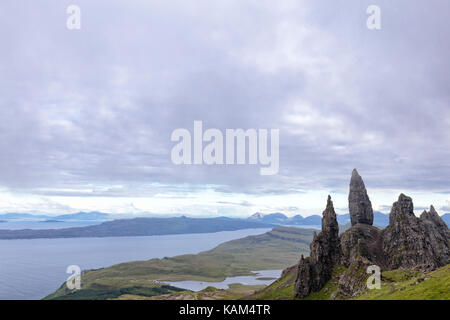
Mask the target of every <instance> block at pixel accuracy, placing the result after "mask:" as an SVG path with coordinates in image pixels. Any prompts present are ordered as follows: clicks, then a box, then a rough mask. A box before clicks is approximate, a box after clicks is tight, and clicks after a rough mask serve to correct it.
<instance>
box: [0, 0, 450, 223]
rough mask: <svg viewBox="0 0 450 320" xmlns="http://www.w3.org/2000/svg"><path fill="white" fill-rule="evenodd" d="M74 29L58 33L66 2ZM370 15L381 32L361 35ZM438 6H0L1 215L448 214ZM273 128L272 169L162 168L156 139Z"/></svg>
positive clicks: (166, 145)
mask: <svg viewBox="0 0 450 320" xmlns="http://www.w3.org/2000/svg"><path fill="white" fill-rule="evenodd" d="M73 4H74V5H77V6H78V7H79V8H80V13H81V15H80V18H81V20H80V21H81V25H80V27H81V28H80V29H79V30H78V29H76V30H70V29H68V28H67V19H68V18H69V16H70V14H68V13H67V12H66V10H67V8H68V6H70V5H73ZM369 5H377V6H379V8H380V10H381V11H380V12H381V29H380V30H369V29H368V28H367V26H366V21H367V19H368V17H369V15H368V14H367V13H366V9H367V7H368V6H369ZM449 9H450V3H447V2H445V1H436V0H427V1H425V0H416V1H410V0H397V1H395V2H393V1H385V0H383V1H382V0H371V1H365V0H345V1H344V0H340V1H339V0H335V1H324V0H318V1H310V0H296V1H292V0H285V1H266V0H226V1H225V0H218V1H209V0H198V1H179V0H164V1H144V0H96V1H91V0H70V1H66V0H38V1H25V0H2V1H1V3H0V43H1V48H2V50H0V74H1V76H0V150H1V153H0V212H29V213H47V214H59V213H70V212H77V211H94V210H95V211H103V212H109V213H113V214H118V215H119V214H129V215H141V216H142V215H150V214H160V215H177V214H187V215H192V216H219V215H227V216H236V217H240V216H248V215H250V214H252V213H254V212H257V211H259V212H264V213H269V212H283V213H285V214H287V215H289V216H292V215H294V214H302V215H304V216H307V215H311V214H320V213H321V212H322V211H323V210H324V208H325V205H326V197H327V195H328V194H331V196H332V198H333V200H334V204H335V208H336V211H337V212H338V213H345V212H347V211H348V209H347V207H348V199H347V197H348V186H349V180H350V176H351V171H352V169H353V168H357V169H358V171H359V173H360V174H361V176H362V177H363V179H364V181H365V184H366V187H367V189H368V192H369V196H370V198H371V200H372V204H373V206H374V209H375V210H380V211H383V212H389V211H390V208H391V206H392V203H393V202H394V201H396V199H397V198H398V195H399V194H400V193H401V192H403V193H405V194H407V195H409V196H411V197H413V200H414V204H415V209H416V212H417V213H419V212H420V211H422V210H424V209H426V208H428V207H429V206H430V204H433V205H434V206H435V207H436V209H437V210H438V212H439V213H440V214H443V213H445V212H450V179H449V178H450V163H449V159H450V105H449V103H450V96H449V95H450V90H449V89H450V88H449V86H450V81H449V80H450V79H449V77H450V75H449V72H448V70H450V61H449V59H448V56H449V52H450V37H449V30H450V28H449V24H450V21H449V20H448V12H449ZM195 120H200V121H202V122H203V126H204V128H205V129H206V128H217V129H219V130H221V131H222V132H225V130H226V129H237V128H242V129H244V130H246V129H250V128H263V129H279V143H280V147H279V157H280V165H279V171H278V173H277V174H276V175H269V176H262V175H260V174H259V169H260V166H255V165H250V164H248V165H175V164H174V163H173V162H172V161H171V150H172V148H173V147H174V145H175V143H174V142H173V141H171V133H172V132H173V131H174V130H175V129H177V128H186V129H188V130H190V131H192V130H193V124H194V121H195Z"/></svg>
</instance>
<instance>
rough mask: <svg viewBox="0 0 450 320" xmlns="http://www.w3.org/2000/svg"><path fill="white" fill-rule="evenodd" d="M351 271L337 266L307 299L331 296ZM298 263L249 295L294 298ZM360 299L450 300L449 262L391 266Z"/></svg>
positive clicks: (251, 297) (258, 297)
mask: <svg viewBox="0 0 450 320" xmlns="http://www.w3.org/2000/svg"><path fill="white" fill-rule="evenodd" d="M344 271H348V270H347V269H346V268H344V267H342V266H337V267H335V269H334V272H333V279H331V280H330V281H329V282H328V283H327V284H326V285H325V287H324V288H323V289H322V290H320V291H319V292H314V293H312V294H310V295H309V296H308V297H307V298H306V299H305V300H328V299H330V298H331V297H332V295H333V293H335V292H336V290H337V289H338V279H339V276H340V275H341V274H342V273H343V272H344ZM294 282H295V266H294V267H292V268H291V269H290V270H288V272H286V273H285V274H283V276H282V277H281V278H280V279H278V280H277V281H276V282H274V283H272V284H271V285H270V286H268V287H266V288H264V289H262V290H260V291H258V292H256V293H255V294H253V295H251V296H250V297H249V298H250V299H263V300H264V299H266V300H279V299H293V292H294ZM357 299H358V300H450V264H449V265H447V266H445V267H442V268H440V269H438V270H435V271H433V272H430V273H427V274H423V273H421V272H418V271H414V270H392V271H386V272H383V273H382V285H381V289H379V290H377V289H374V290H367V291H366V292H365V293H364V294H363V295H361V296H359V297H358V298H357Z"/></svg>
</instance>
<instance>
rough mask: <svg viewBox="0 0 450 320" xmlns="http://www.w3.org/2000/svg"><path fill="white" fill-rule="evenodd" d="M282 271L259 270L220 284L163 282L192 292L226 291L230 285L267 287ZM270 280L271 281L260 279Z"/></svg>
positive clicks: (231, 278)
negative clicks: (210, 287) (209, 288)
mask: <svg viewBox="0 0 450 320" xmlns="http://www.w3.org/2000/svg"><path fill="white" fill-rule="evenodd" d="M282 271H283V270H259V271H253V272H255V273H256V275H254V276H237V277H228V278H226V279H225V280H224V281H221V282H207V281H163V282H164V283H168V284H170V285H172V286H175V287H178V288H182V289H187V290H192V291H201V290H203V289H205V288H207V287H209V286H212V287H215V288H217V289H228V288H229V285H230V284H233V283H241V284H246V285H257V284H258V285H269V284H271V283H272V282H274V281H275V280H276V279H277V278H279V277H280V276H281V272H282ZM261 278H271V279H261Z"/></svg>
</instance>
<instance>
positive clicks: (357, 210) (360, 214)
mask: <svg viewBox="0 0 450 320" xmlns="http://www.w3.org/2000/svg"><path fill="white" fill-rule="evenodd" d="M348 208H349V211H350V221H351V223H352V226H354V225H355V224H357V223H361V224H368V225H372V224H373V210H372V203H371V202H370V199H369V196H368V195H367V190H366V186H365V185H364V181H363V180H362V178H361V176H360V175H359V173H358V171H357V170H356V169H353V172H352V178H351V179H350V192H349V195H348Z"/></svg>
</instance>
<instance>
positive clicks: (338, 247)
mask: <svg viewBox="0 0 450 320" xmlns="http://www.w3.org/2000/svg"><path fill="white" fill-rule="evenodd" d="M349 209H350V217H351V222H352V227H351V228H350V229H348V230H347V231H346V232H344V233H343V234H342V235H341V236H340V237H339V236H338V232H339V230H338V224H337V221H336V214H335V212H334V208H333V203H332V202H331V198H330V196H328V202H327V207H326V209H325V211H324V212H323V218H322V231H321V232H320V233H319V235H317V236H315V237H314V239H313V241H312V242H311V244H310V248H311V253H310V257H307V258H304V257H303V256H302V258H301V260H300V262H299V264H298V270H297V278H296V282H295V286H294V294H295V296H296V297H297V298H304V297H306V296H308V295H309V294H310V293H312V292H317V291H320V290H321V289H322V288H323V286H324V285H325V284H326V283H327V282H328V281H329V280H330V279H331V278H332V273H333V268H334V267H335V266H338V265H342V266H345V267H346V268H348V271H346V272H343V273H342V274H341V275H340V278H339V279H338V294H339V295H340V296H341V297H354V296H356V295H358V294H359V293H361V292H362V291H364V290H365V287H364V286H365V283H364V281H361V280H362V278H364V277H365V276H364V275H365V274H366V269H367V267H368V266H369V265H377V266H379V267H380V268H381V269H382V270H393V269H398V268H406V269H417V270H422V271H432V270H435V269H437V268H439V267H442V266H445V265H447V264H448V263H450V232H449V229H448V227H447V225H446V224H445V222H444V221H443V220H442V219H441V218H440V217H439V215H438V214H437V212H436V210H434V208H433V206H431V208H430V211H425V212H423V213H422V215H421V217H420V218H417V217H416V216H415V215H414V211H413V209H414V206H413V202H412V199H411V198H410V197H407V196H405V195H403V194H401V195H400V196H399V199H398V201H397V202H395V203H394V204H393V207H392V211H391V213H390V217H389V226H388V227H386V228H385V229H384V230H380V229H378V228H376V227H374V226H372V222H373V210H372V204H371V202H370V200H369V197H368V195H367V191H366V189H365V186H364V182H363V181H362V178H361V176H360V175H359V174H358V172H357V171H356V169H355V170H353V173H352V178H351V182H350V195H349Z"/></svg>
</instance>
